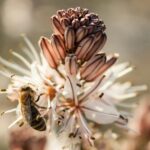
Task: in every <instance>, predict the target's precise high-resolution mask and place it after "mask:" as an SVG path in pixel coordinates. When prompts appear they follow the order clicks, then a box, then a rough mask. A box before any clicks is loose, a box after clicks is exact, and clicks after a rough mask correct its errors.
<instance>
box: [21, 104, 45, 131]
mask: <svg viewBox="0 0 150 150" xmlns="http://www.w3.org/2000/svg"><path fill="white" fill-rule="evenodd" d="M30 103H32V102H30ZM22 114H23V116H24V119H25V121H26V122H27V123H28V124H29V125H30V126H31V127H32V128H33V129H35V130H38V131H45V130H46V123H45V120H44V118H42V117H40V113H39V111H38V110H37V108H36V107H35V106H34V105H33V104H30V105H25V106H23V107H22Z"/></svg>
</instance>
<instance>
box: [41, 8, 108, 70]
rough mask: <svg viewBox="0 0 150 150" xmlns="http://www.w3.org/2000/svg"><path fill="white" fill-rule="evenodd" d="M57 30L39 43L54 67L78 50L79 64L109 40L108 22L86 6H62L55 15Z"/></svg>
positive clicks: (53, 18)
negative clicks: (63, 7) (67, 7)
mask: <svg viewBox="0 0 150 150" xmlns="http://www.w3.org/2000/svg"><path fill="white" fill-rule="evenodd" d="M51 20H52V21H51V22H52V27H53V32H54V33H53V34H52V36H51V38H50V39H48V38H45V37H42V38H41V40H40V42H39V44H40V46H41V49H42V51H43V53H44V56H45V58H46V59H47V61H48V63H49V65H50V66H51V67H52V68H57V67H58V65H59V64H61V63H63V64H64V60H65V57H66V56H68V55H69V54H75V55H76V58H77V60H78V65H81V64H83V63H84V62H85V61H87V60H89V59H90V58H91V57H92V56H93V55H94V54H96V53H97V52H99V51H100V50H101V49H102V48H103V46H104V44H105V42H106V39H107V37H106V33H105V25H104V22H103V21H102V20H101V18H99V17H98V15H97V14H95V13H92V12H90V11H89V10H88V9H86V8H83V9H82V8H80V7H76V8H69V9H67V10H59V11H57V14H56V15H53V16H52V17H51Z"/></svg>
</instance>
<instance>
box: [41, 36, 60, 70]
mask: <svg viewBox="0 0 150 150" xmlns="http://www.w3.org/2000/svg"><path fill="white" fill-rule="evenodd" d="M39 45H40V47H41V49H42V52H43V54H44V57H45V58H46V60H47V62H48V63H49V65H50V66H51V67H52V68H55V69H56V68H57V66H58V64H59V60H58V59H57V57H56V55H55V53H54V52H53V48H52V46H51V44H50V42H49V40H48V39H47V38H45V37H41V39H40V41H39Z"/></svg>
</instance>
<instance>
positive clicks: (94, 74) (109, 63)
mask: <svg viewBox="0 0 150 150" xmlns="http://www.w3.org/2000/svg"><path fill="white" fill-rule="evenodd" d="M117 59H118V54H114V56H113V57H112V58H110V59H109V60H108V61H107V62H105V63H104V64H102V65H101V66H99V67H97V69H95V71H93V72H92V73H91V74H90V75H89V76H87V77H86V79H85V80H86V81H89V82H90V81H93V80H95V79H96V78H97V77H99V76H101V75H102V74H103V73H104V72H105V71H106V70H107V69H108V68H110V67H111V66H112V65H113V64H114V63H115V62H116V61H117Z"/></svg>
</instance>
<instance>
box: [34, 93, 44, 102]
mask: <svg viewBox="0 0 150 150" xmlns="http://www.w3.org/2000/svg"><path fill="white" fill-rule="evenodd" d="M42 95H44V93H41V94H40V95H39V96H38V98H37V99H36V101H35V102H38V101H39V100H40V97H41V96H42Z"/></svg>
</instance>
